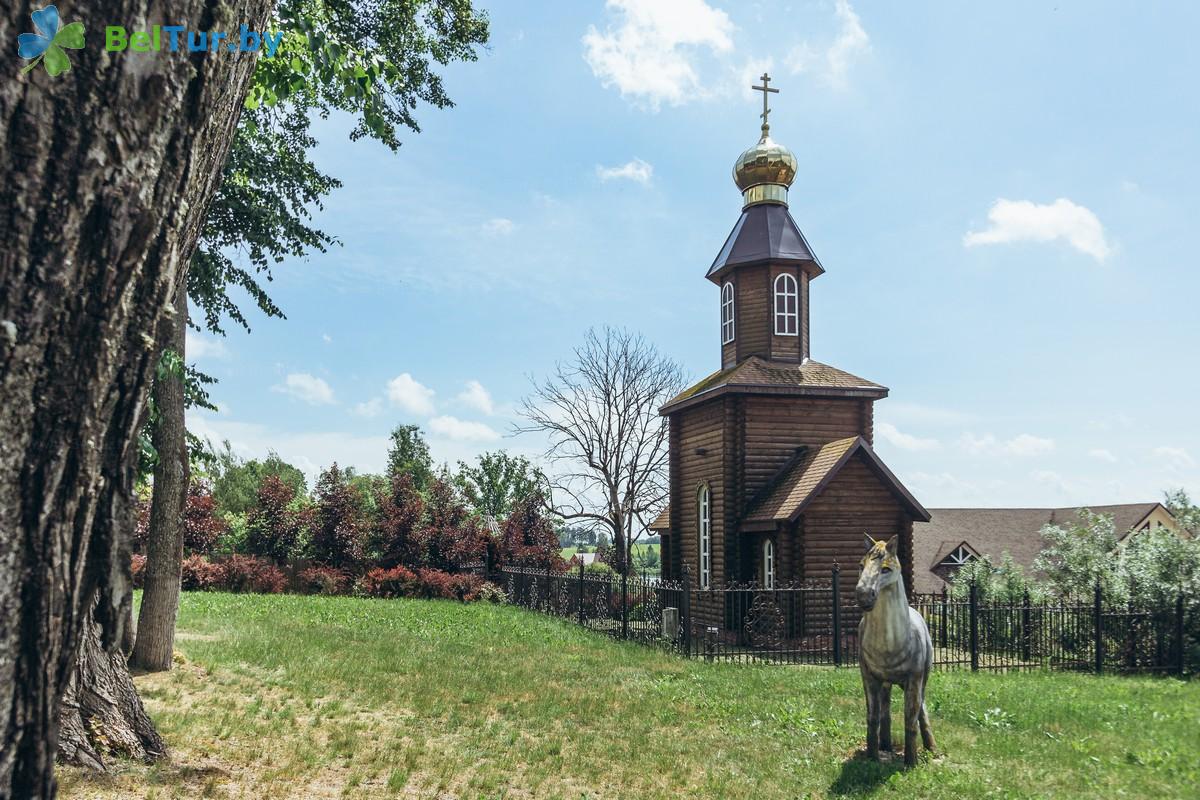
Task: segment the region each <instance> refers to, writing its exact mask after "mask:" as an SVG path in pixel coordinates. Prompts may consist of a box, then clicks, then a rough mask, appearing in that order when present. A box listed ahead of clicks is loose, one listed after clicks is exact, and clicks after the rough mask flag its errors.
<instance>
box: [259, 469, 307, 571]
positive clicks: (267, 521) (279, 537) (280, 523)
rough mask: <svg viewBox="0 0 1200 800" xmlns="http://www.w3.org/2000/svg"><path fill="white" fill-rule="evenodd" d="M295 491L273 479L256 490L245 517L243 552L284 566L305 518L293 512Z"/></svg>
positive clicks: (271, 476)
mask: <svg viewBox="0 0 1200 800" xmlns="http://www.w3.org/2000/svg"><path fill="white" fill-rule="evenodd" d="M295 499H296V490H295V489H293V488H292V487H291V486H289V485H288V484H286V483H284V482H283V481H281V480H280V479H279V478H277V477H275V476H274V475H268V476H267V477H266V478H264V479H263V482H262V485H261V486H259V487H258V501H257V504H256V505H255V506H254V508H252V509H250V514H249V515H248V516H247V517H246V552H248V553H250V554H251V555H255V556H262V557H263V558H269V559H271V560H272V561H275V562H277V563H283V562H284V561H286V560H287V559H288V558H289V557H291V555H292V553H293V551H294V550H295V549H296V543H297V542H298V541H299V540H300V533H301V531H302V530H303V528H304V524H305V517H306V514H305V512H304V511H298V510H296V509H294V508H293V507H292V506H293V501H294V500H295Z"/></svg>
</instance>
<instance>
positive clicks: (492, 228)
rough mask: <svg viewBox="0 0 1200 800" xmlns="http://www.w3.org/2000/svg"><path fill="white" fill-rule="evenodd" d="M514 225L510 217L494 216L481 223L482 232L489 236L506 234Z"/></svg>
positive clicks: (511, 230)
mask: <svg viewBox="0 0 1200 800" xmlns="http://www.w3.org/2000/svg"><path fill="white" fill-rule="evenodd" d="M516 227H517V226H516V224H515V223H514V222H513V221H512V220H511V219H505V218H504V217H495V218H493V219H489V220H488V221H487V222H485V223H483V232H484V233H486V234H488V235H490V236H508V235H509V234H510V233H512V232H513V230H514V229H515V228H516Z"/></svg>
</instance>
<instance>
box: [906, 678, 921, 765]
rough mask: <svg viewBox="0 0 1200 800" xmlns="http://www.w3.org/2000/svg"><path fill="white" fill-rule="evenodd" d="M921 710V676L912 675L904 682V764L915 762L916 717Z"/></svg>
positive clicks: (913, 763) (914, 763)
mask: <svg viewBox="0 0 1200 800" xmlns="http://www.w3.org/2000/svg"><path fill="white" fill-rule="evenodd" d="M920 712H921V678H920V676H919V675H918V676H913V677H911V678H909V679H908V681H907V682H905V684H904V766H906V767H914V766H916V764H917V724H918V723H917V717H919V716H920Z"/></svg>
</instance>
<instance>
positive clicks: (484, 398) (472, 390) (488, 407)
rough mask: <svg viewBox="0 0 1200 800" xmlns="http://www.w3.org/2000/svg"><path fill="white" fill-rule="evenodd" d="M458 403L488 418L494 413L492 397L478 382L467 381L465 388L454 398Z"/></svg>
mask: <svg viewBox="0 0 1200 800" xmlns="http://www.w3.org/2000/svg"><path fill="white" fill-rule="evenodd" d="M455 399H456V400H457V401H458V402H459V403H461V404H462V405H464V406H466V407H467V408H472V409H475V410H476V411H481V412H483V413H484V414H487V415H488V416H491V415H492V414H494V413H496V407H495V404H493V403H492V396H491V395H490V394H489V393H488V390H487V389H485V388H483V384H482V383H480V382H479V381H474V380H472V381H467V388H466V389H463V390H462V391H461V392H459V394H458V397H456V398H455Z"/></svg>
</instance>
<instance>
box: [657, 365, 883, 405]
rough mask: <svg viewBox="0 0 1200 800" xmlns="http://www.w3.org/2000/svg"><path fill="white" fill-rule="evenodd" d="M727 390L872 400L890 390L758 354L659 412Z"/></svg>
mask: <svg viewBox="0 0 1200 800" xmlns="http://www.w3.org/2000/svg"><path fill="white" fill-rule="evenodd" d="M726 391H737V392H743V393H749V394H788V395H834V396H838V397H866V398H870V399H873V400H878V399H880V398H883V397H887V393H888V390H887V387H886V386H880V385H879V384H878V383H872V382H871V381H869V380H866V379H865V378H860V377H858V376H857V375H851V374H850V373H849V372H843V371H842V370H840V369H838V368H836V367H831V366H829V365H828V364H822V363H820V362H817V361H813V360H812V359H809V360H808V361H805V362H804V363H802V364H797V363H794V362H787V361H767V360H766V359H763V358H760V357H759V356H750V357H749V358H746V359H744V360H743V361H742V362H741V363H740V364H737V365H735V366H732V367H730V368H729V369H726V370H721V371H719V372H714V373H713V374H712V375H709V376H708V377H707V378H704V379H703V380H701V381H699V382H698V383H696V384H694V385H692V386H690V387H689V388H687V389H684V390H683V391H682V392H680V393H679V394H678V395H676V396H675V397H673V398H671V401H670V402H668V403H667V404H666V405H664V406H663V407H662V408H661V409H660V412H661V413H663V414H669V413H672V412H674V411H678V410H680V409H681V408H683V407H685V406H688V405H694V404H695V403H698V402H702V401H703V400H707V399H708V398H709V397H716V396H718V395H720V394H723V393H724V392H726Z"/></svg>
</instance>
